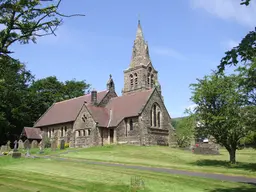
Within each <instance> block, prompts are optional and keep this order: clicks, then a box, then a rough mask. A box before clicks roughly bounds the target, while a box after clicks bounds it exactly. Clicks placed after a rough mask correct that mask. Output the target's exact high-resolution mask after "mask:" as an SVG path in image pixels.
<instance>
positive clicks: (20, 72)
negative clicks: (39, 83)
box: [0, 57, 34, 144]
mask: <svg viewBox="0 0 256 192" xmlns="http://www.w3.org/2000/svg"><path fill="white" fill-rule="evenodd" d="M0 65H1V68H0V101H1V102H0V141H1V144H2V142H6V140H7V139H12V138H14V137H17V135H18V134H20V131H21V128H22V127H24V126H25V125H26V124H29V123H30V122H31V114H32V112H31V109H30V102H31V101H30V100H29V91H28V87H29V86H30V84H31V83H32V80H33V78H34V77H33V76H32V74H31V73H30V71H28V70H26V68H25V66H24V65H23V64H21V63H20V62H19V61H17V60H13V59H11V58H9V57H0Z"/></svg>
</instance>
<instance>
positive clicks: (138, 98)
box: [106, 89, 153, 127]
mask: <svg viewBox="0 0 256 192" xmlns="http://www.w3.org/2000/svg"><path fill="white" fill-rule="evenodd" d="M152 92H153V89H151V90H147V91H141V92H136V93H131V94H129V95H124V96H120V97H114V98H112V99H111V100H110V102H109V103H108V105H107V106H106V108H107V109H108V110H110V111H109V116H110V118H109V124H108V127H114V126H117V125H118V124H119V123H120V122H121V121H122V120H123V119H124V118H125V117H133V116H138V115H139V112H140V111H141V110H142V108H143V107H144V106H145V104H146V103H147V101H148V99H149V97H150V95H151V94H152Z"/></svg>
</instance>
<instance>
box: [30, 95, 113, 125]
mask: <svg viewBox="0 0 256 192" xmlns="http://www.w3.org/2000/svg"><path fill="white" fill-rule="evenodd" d="M107 93H108V91H101V92H98V94H97V100H98V101H97V102H98V103H100V102H101V100H102V99H103V98H104V97H105V96H106V94H107ZM85 101H86V102H87V103H90V102H91V94H87V95H83V96H81V97H77V98H73V99H69V100H65V101H61V102H57V103H54V104H53V105H52V106H51V107H50V108H49V109H48V110H47V111H46V112H45V113H44V114H43V115H42V117H41V118H40V119H39V120H38V121H37V122H36V123H35V125H34V127H43V126H48V125H54V124H59V123H65V122H72V121H75V119H76V117H77V115H78V113H79V111H80V110H81V107H82V106H83V104H84V102H85Z"/></svg>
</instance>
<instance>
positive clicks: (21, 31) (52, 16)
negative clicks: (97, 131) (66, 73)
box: [0, 0, 90, 145]
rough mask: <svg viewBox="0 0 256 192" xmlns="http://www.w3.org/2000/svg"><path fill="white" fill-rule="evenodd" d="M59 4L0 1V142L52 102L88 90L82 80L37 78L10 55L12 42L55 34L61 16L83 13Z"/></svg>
mask: <svg viewBox="0 0 256 192" xmlns="http://www.w3.org/2000/svg"><path fill="white" fill-rule="evenodd" d="M61 3H62V0H57V1H55V0H0V26H1V29H0V101H1V102H0V145H1V144H5V143H6V142H7V140H14V139H17V138H18V137H19V135H20V133H21V130H22V129H23V127H24V126H33V124H34V122H35V121H36V120H37V119H38V118H39V117H40V116H41V115H42V114H43V113H44V112H45V111H46V110H47V108H48V107H50V105H52V104H53V103H54V102H57V101H62V100H65V99H70V98H74V97H78V96H81V95H84V94H85V93H87V92H88V91H89V88H90V85H89V84H87V83H86V81H85V80H83V81H77V80H75V79H73V80H67V81H65V82H61V81H59V80H58V79H57V78H56V77H46V78H44V79H38V80H36V79H35V76H34V75H33V74H32V72H30V71H29V70H28V69H27V68H26V66H25V65H24V64H22V61H19V59H14V58H12V57H11V53H13V52H14V51H13V50H10V47H11V45H13V44H14V43H16V42H19V43H21V44H28V43H30V42H34V43H36V39H37V38H39V37H43V36H46V35H56V34H55V31H56V29H57V28H58V27H59V26H60V25H61V24H62V23H63V18H64V17H73V16H82V15H81V14H72V15H66V14H63V13H61V12H60V11H59V7H60V5H61Z"/></svg>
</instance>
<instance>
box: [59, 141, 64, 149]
mask: <svg viewBox="0 0 256 192" xmlns="http://www.w3.org/2000/svg"><path fill="white" fill-rule="evenodd" d="M60 149H61V150H62V149H65V140H61V141H60Z"/></svg>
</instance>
